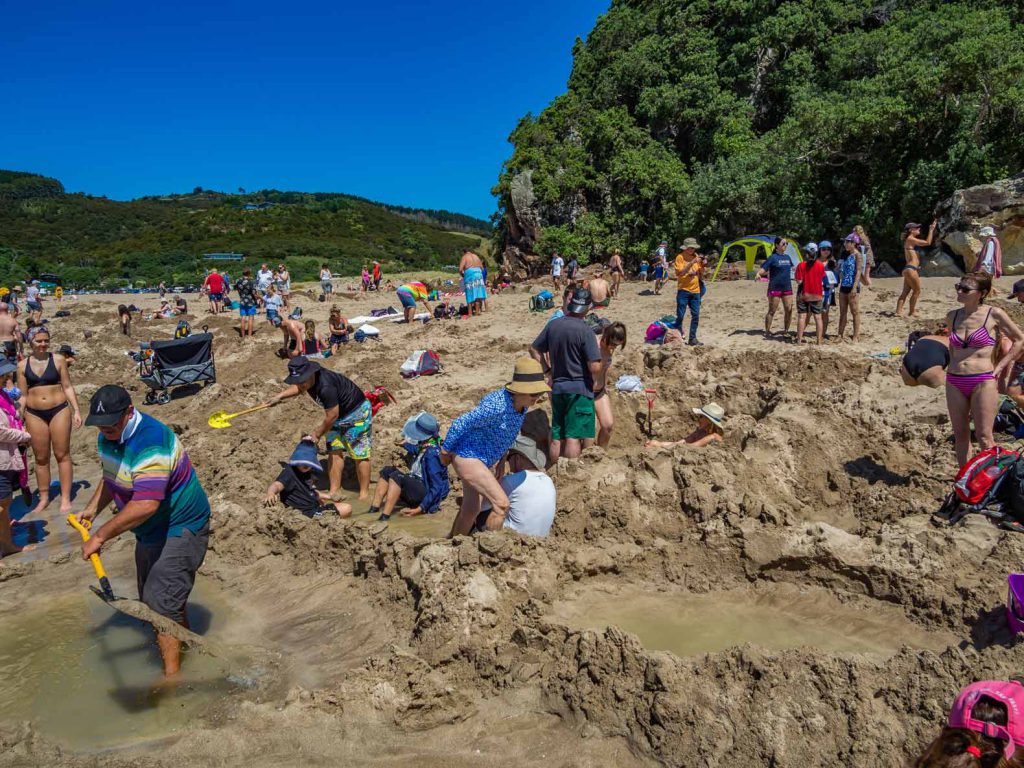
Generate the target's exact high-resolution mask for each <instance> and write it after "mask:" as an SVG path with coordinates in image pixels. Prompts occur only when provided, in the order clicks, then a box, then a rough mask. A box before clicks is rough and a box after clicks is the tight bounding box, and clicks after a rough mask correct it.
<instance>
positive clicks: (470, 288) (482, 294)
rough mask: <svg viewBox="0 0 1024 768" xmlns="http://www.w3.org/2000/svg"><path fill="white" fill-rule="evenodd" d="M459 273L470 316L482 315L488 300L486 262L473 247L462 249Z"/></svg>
mask: <svg viewBox="0 0 1024 768" xmlns="http://www.w3.org/2000/svg"><path fill="white" fill-rule="evenodd" d="M459 274H460V275H462V282H463V285H464V287H465V291H466V306H468V307H469V316H470V317H472V316H473V315H480V314H482V313H483V311H484V301H486V300H487V285H486V283H485V282H484V263H483V262H482V261H481V260H480V257H479V256H477V255H476V254H475V253H473V249H472V248H463V249H462V260H461V261H460V262H459Z"/></svg>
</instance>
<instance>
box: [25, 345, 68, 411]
mask: <svg viewBox="0 0 1024 768" xmlns="http://www.w3.org/2000/svg"><path fill="white" fill-rule="evenodd" d="M25 383H26V384H27V385H28V388H29V389H35V388H36V387H52V386H54V385H55V384H60V371H58V370H57V364H56V363H55V362H54V361H53V353H52V352H51V353H50V356H49V357H48V358H47V361H46V368H45V369H44V370H43V375H42V376H38V375H37V374H36V372H35V371H33V370H32V362H31V358H29V359H28V360H26V361H25ZM69 406H70V403H69V402H68V401H67V400H65V401H64V402H63V403H61V404H60V405H55V406H54V407H53V408H30V407H29V406H27V405H26V406H25V412H26V413H30V414H32V415H33V416H35V417H36V418H37V419H42V420H43V421H45V422H46V423H47V424H49V423H50V422H51V421H53V417H54V416H56V415H57V414H58V413H60V412H61V411H63V410H64V409H65V408H67V407H69Z"/></svg>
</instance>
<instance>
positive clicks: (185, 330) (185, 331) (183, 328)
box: [174, 320, 192, 339]
mask: <svg viewBox="0 0 1024 768" xmlns="http://www.w3.org/2000/svg"><path fill="white" fill-rule="evenodd" d="M191 335H192V326H191V325H189V324H188V320H179V321H178V325H177V326H176V327H175V329H174V338H176V339H184V338H185V337H186V336H191Z"/></svg>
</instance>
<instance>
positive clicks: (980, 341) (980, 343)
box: [949, 309, 996, 349]
mask: <svg viewBox="0 0 1024 768" xmlns="http://www.w3.org/2000/svg"><path fill="white" fill-rule="evenodd" d="M959 314H960V310H959V309H958V310H957V311H956V314H955V315H953V328H954V330H953V331H951V332H950V334H949V346H951V347H959V348H960V349H967V348H968V347H970V348H973V349H981V348H983V347H994V346H995V345H996V340H995V339H993V338H992V334H990V333H989V332H988V320H989V318H990V317H992V310H991V309H989V311H988V314H987V315H985V322H983V323H982V324H981V327H980V328H978V329H977V330H975V331H974V332H973V333H971V334H969V335H968V336H967V338H966V339H964V338H962V337H961V336H960V334H959V333H957V332H956V330H955V329H956V323H957V315H959Z"/></svg>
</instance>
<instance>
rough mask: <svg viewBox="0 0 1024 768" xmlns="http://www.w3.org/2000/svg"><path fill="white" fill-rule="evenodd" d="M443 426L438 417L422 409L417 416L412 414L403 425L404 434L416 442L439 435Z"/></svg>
mask: <svg viewBox="0 0 1024 768" xmlns="http://www.w3.org/2000/svg"><path fill="white" fill-rule="evenodd" d="M440 431H441V428H440V427H439V426H438V424H437V419H435V418H434V417H433V415H431V414H429V413H427V412H426V411H420V412H419V413H417V414H416V415H415V416H410V417H409V419H408V420H407V421H406V422H405V426H403V427H402V434H403V435H404V436H405V437H407V438H409V439H410V440H412V441H413V442H414V443H422V442H423V441H424V440H429V439H430V438H432V437H437V435H438V432H440Z"/></svg>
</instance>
